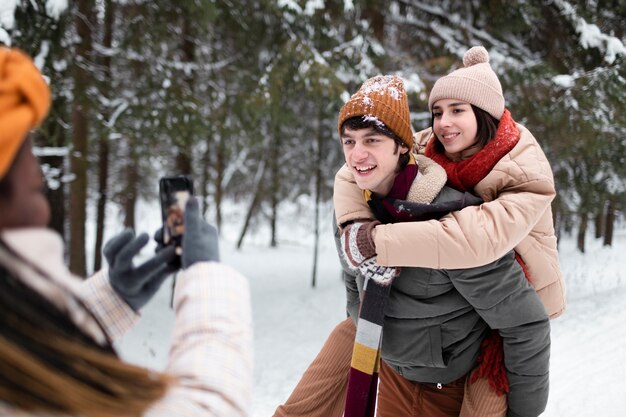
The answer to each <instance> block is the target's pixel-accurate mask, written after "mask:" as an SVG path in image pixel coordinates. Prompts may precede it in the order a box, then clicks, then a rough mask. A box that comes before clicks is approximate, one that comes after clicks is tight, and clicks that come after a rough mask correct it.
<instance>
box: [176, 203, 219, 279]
mask: <svg viewBox="0 0 626 417" xmlns="http://www.w3.org/2000/svg"><path fill="white" fill-rule="evenodd" d="M219 260H220V251H219V246H218V240H217V230H215V227H213V226H211V225H210V224H208V223H207V222H206V221H204V219H203V218H202V216H201V215H200V208H199V207H198V200H196V199H195V198H190V199H189V200H188V201H187V205H186V206H185V234H184V235H183V254H182V261H183V268H185V269H186V268H189V267H190V266H191V265H193V264H194V263H196V262H207V261H215V262H219Z"/></svg>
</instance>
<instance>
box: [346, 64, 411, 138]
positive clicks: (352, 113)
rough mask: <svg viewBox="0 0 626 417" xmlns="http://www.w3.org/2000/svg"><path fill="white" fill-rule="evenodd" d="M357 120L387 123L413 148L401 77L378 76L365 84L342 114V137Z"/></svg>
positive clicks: (406, 100) (407, 102)
mask: <svg viewBox="0 0 626 417" xmlns="http://www.w3.org/2000/svg"><path fill="white" fill-rule="evenodd" d="M358 116H363V117H371V118H373V119H376V120H378V121H380V122H382V123H384V124H385V126H387V127H388V128H389V129H391V131H392V132H393V133H395V134H396V135H398V137H399V138H400V139H402V142H404V143H405V144H406V146H407V147H408V148H409V149H411V148H412V147H413V131H412V130H411V116H410V113H409V101H408V99H407V96H406V91H405V89H404V83H403V82H402V79H401V78H400V77H398V76H396V75H377V76H376V77H372V78H370V79H369V80H367V81H365V82H364V83H363V85H362V86H361V88H359V91H357V92H356V93H354V94H353V95H352V97H350V100H348V102H347V103H346V104H344V106H343V107H342V108H341V110H340V111H339V117H338V120H337V128H338V130H339V134H340V135H341V126H342V125H343V123H344V122H345V121H346V120H348V119H350V118H352V117H358Z"/></svg>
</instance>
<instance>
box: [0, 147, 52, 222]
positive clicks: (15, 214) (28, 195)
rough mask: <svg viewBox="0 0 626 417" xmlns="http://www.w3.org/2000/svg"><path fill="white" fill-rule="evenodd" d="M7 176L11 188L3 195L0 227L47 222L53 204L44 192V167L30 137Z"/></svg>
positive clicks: (0, 201) (0, 207) (0, 208)
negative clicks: (42, 168)
mask: <svg viewBox="0 0 626 417" xmlns="http://www.w3.org/2000/svg"><path fill="white" fill-rule="evenodd" d="M6 179H7V180H8V181H9V182H10V184H11V187H10V188H11V190H10V191H11V192H10V193H9V196H8V197H2V198H0V229H5V228H17V227H45V226H47V225H48V223H49V221H50V206H49V204H48V200H46V197H45V196H44V194H43V178H42V175H41V168H40V167H39V163H38V162H37V158H35V155H33V151H32V146H31V143H30V140H28V139H27V140H25V141H24V144H23V145H22V147H21V148H20V150H19V151H18V153H17V155H16V157H15V160H14V161H13V166H12V167H11V168H10V169H9V172H8V173H7V178H6Z"/></svg>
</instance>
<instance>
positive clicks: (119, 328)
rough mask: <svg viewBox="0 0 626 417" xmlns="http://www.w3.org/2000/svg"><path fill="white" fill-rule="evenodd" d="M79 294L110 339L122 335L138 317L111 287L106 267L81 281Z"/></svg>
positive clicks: (115, 338)
mask: <svg viewBox="0 0 626 417" xmlns="http://www.w3.org/2000/svg"><path fill="white" fill-rule="evenodd" d="M79 295H80V297H81V299H82V300H83V302H84V303H85V304H86V306H87V308H89V310H90V311H91V312H92V313H93V314H94V315H95V316H96V318H97V319H98V321H99V322H100V324H101V325H102V326H103V327H104V331H106V333H107V335H108V336H109V338H110V339H111V340H112V341H115V340H117V339H119V338H120V337H122V336H123V335H124V334H125V333H126V332H127V331H128V330H130V329H131V328H132V327H133V326H134V325H135V324H136V323H137V321H138V320H139V318H140V315H139V314H138V313H136V312H135V311H134V310H133V309H132V308H131V307H130V306H129V305H128V304H127V303H126V302H125V301H124V300H123V299H122V298H121V297H120V296H119V295H117V293H116V292H115V290H114V289H113V287H111V284H110V282H109V275H108V270H107V269H101V270H100V271H98V272H96V273H95V274H94V275H93V276H92V277H90V278H89V279H87V280H85V281H83V283H82V284H81V286H80V287H79Z"/></svg>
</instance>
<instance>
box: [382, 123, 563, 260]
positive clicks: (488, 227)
mask: <svg viewBox="0 0 626 417" xmlns="http://www.w3.org/2000/svg"><path fill="white" fill-rule="evenodd" d="M529 135H530V134H529V133H527V134H526V137H525V136H524V135H523V136H522V138H523V139H520V143H519V144H518V145H516V147H515V148H514V149H513V150H512V151H511V153H510V154H509V155H507V156H505V157H504V158H503V159H502V160H501V161H500V162H498V164H497V165H496V167H494V169H493V170H492V171H491V172H490V173H489V174H488V175H487V176H486V177H485V178H484V179H483V180H482V181H481V182H480V183H479V184H478V185H477V186H476V188H475V190H476V191H477V192H478V194H479V197H481V198H482V199H483V200H485V201H486V202H485V203H484V204H481V205H480V206H475V207H466V208H464V209H463V210H459V211H455V212H452V213H450V214H448V215H447V216H444V217H443V218H441V219H440V220H439V221H436V220H431V221H426V222H412V223H406V224H398V223H396V224H385V225H379V226H377V227H376V234H375V236H374V242H375V244H376V252H377V259H376V260H377V262H378V263H379V264H380V265H385V266H419V267H424V268H436V269H440V268H445V269H455V268H473V267H477V266H481V265H485V264H487V263H489V262H493V261H494V260H496V259H499V258H501V257H502V256H504V254H506V253H507V252H509V251H510V250H512V249H513V248H514V247H516V246H517V245H518V244H519V243H520V242H521V241H522V240H523V239H524V238H525V237H527V236H528V235H529V233H530V232H531V230H532V229H533V228H534V227H535V225H536V224H537V222H538V221H539V220H540V219H541V218H542V216H543V215H544V213H546V211H547V210H548V209H549V207H550V204H551V202H552V200H553V199H554V197H555V196H556V190H555V188H554V179H553V177H552V172H551V170H550V167H549V164H548V162H547V160H546V158H545V155H543V152H542V151H541V149H540V148H539V145H538V144H537V142H536V141H535V139H534V138H533V137H532V135H530V136H529ZM407 248H410V249H407Z"/></svg>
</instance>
